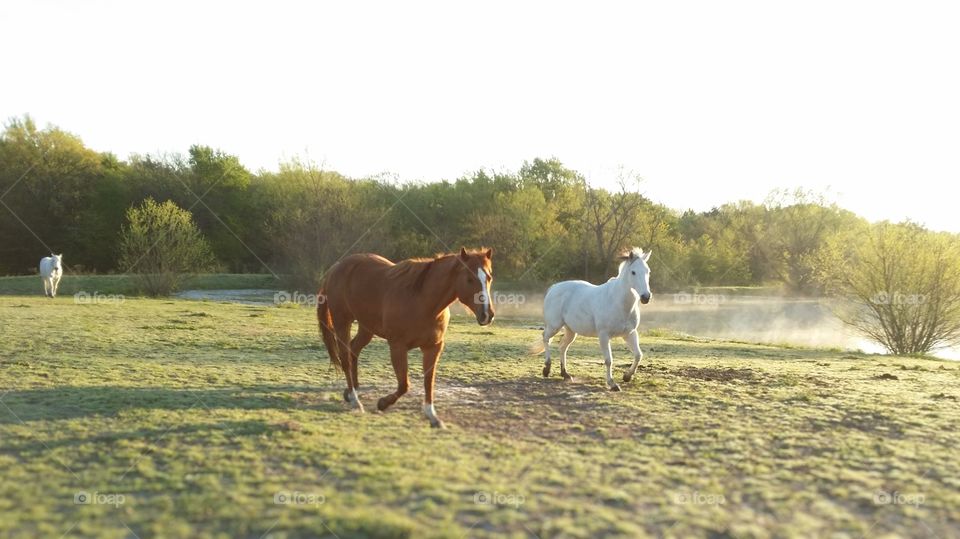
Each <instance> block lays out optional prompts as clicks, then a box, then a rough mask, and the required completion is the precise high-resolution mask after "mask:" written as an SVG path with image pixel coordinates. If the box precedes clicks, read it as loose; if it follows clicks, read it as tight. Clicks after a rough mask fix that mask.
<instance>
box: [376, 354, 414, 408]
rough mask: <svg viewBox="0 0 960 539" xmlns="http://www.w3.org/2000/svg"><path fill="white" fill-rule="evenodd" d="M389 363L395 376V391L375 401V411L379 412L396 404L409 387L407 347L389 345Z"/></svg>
mask: <svg viewBox="0 0 960 539" xmlns="http://www.w3.org/2000/svg"><path fill="white" fill-rule="evenodd" d="M390 362H391V363H393V372H395V373H396V374H397V391H396V392H395V393H391V394H389V395H387V396H386V397H381V398H380V400H378V401H377V409H378V410H380V411H381V412H382V411H384V410H386V409H387V408H389V407H390V406H392V405H393V403H395V402H397V399H399V398H400V397H402V396H403V394H404V393H406V392H407V389H408V388H409V387H410V378H409V377H408V376H407V347H406V346H404V345H394V344H392V343H391V344H390Z"/></svg>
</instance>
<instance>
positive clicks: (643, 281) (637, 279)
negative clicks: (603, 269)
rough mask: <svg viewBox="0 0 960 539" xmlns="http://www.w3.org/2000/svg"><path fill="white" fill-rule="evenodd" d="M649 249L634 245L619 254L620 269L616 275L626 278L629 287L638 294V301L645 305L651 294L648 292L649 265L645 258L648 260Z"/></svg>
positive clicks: (648, 301)
mask: <svg viewBox="0 0 960 539" xmlns="http://www.w3.org/2000/svg"><path fill="white" fill-rule="evenodd" d="M650 253H651V251H647V252H646V253H644V252H643V249H640V248H639V247H634V248H633V249H630V250H629V251H627V252H626V253H624V254H623V255H621V256H620V258H619V260H621V262H620V271H619V273H618V275H617V277H618V278H620V279H626V282H627V283H628V284H629V285H630V288H632V289H633V290H636V291H637V294H639V295H640V303H643V304H644V305H646V304H647V303H650V298H652V297H653V294H651V293H650V266H648V265H647V260H650Z"/></svg>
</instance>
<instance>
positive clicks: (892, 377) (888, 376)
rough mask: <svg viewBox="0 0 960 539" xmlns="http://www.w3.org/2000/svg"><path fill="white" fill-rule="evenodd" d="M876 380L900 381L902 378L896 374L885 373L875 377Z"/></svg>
mask: <svg viewBox="0 0 960 539" xmlns="http://www.w3.org/2000/svg"><path fill="white" fill-rule="evenodd" d="M873 378H874V379H875V380H899V379H900V377H899V376H896V375H894V374H889V373H883V374H878V375H877V376H874V377H873Z"/></svg>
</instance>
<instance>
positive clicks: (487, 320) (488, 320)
mask: <svg viewBox="0 0 960 539" xmlns="http://www.w3.org/2000/svg"><path fill="white" fill-rule="evenodd" d="M493 317H494V314H493V309H491V310H490V312H489V313H486V312H484V310H483V309H481V310H480V312H478V313H477V323H478V324H480V325H481V326H489V325H490V324H492V323H493Z"/></svg>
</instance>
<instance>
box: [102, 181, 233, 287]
mask: <svg viewBox="0 0 960 539" xmlns="http://www.w3.org/2000/svg"><path fill="white" fill-rule="evenodd" d="M215 264H216V261H215V259H214V258H213V254H212V251H211V250H210V245H209V244H208V243H207V240H206V239H205V238H204V237H203V234H202V233H201V232H200V229H199V228H197V225H196V224H195V223H194V222H193V216H192V214H191V213H190V212H189V211H188V210H184V209H182V208H180V207H179V206H177V205H176V204H174V203H173V202H171V201H169V200H168V201H166V202H164V203H163V204H158V203H157V202H155V201H154V200H153V199H152V198H147V199H146V200H144V201H143V204H141V205H140V206H139V207H130V208H129V209H128V210H127V224H126V225H125V226H124V227H123V229H122V231H121V233H120V265H121V267H122V268H123V269H124V271H126V272H127V273H131V274H133V275H134V276H135V280H136V282H137V284H138V286H139V288H140V289H141V291H143V292H145V293H146V294H149V295H151V296H163V295H169V294H170V293H171V292H173V291H175V290H177V288H178V287H179V285H180V284H181V282H182V279H183V278H184V277H185V276H186V275H187V274H189V273H197V272H201V271H205V270H210V269H213V268H214V266H215Z"/></svg>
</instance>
